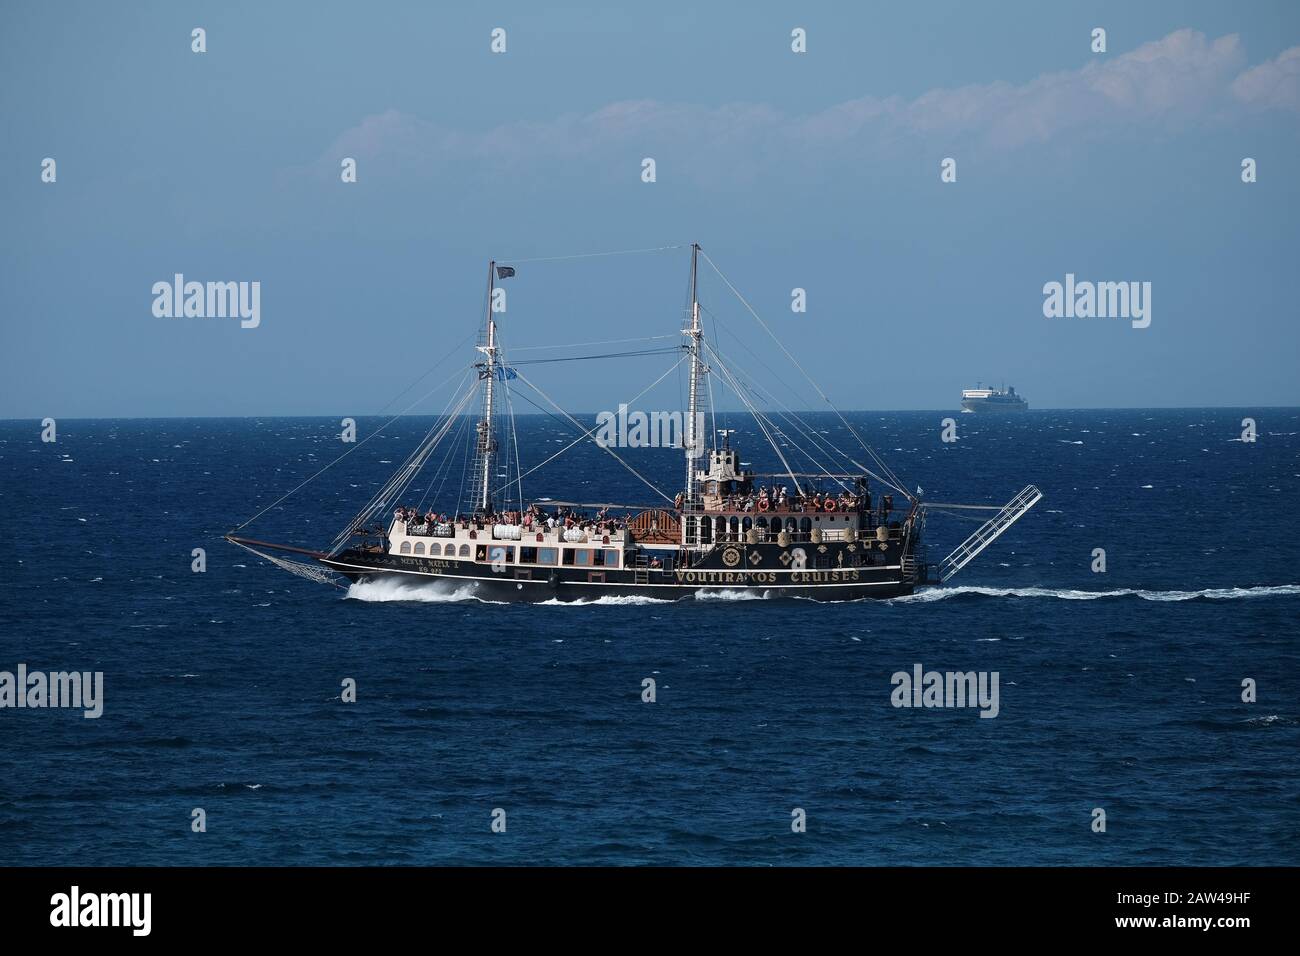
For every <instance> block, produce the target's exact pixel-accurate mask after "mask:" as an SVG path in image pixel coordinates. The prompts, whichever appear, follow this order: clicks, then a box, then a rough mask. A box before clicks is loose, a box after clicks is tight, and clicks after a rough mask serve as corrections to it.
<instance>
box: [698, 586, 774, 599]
mask: <svg viewBox="0 0 1300 956" xmlns="http://www.w3.org/2000/svg"><path fill="white" fill-rule="evenodd" d="M768 593H769V592H767V591H756V590H748V589H747V590H737V589H736V588H716V589H714V588H705V589H703V590H700V591H696V592H695V593H694V594H692V595H691V596H692V597H693V598H695V600H697V601H762V600H764V599H765V598H766V597H768Z"/></svg>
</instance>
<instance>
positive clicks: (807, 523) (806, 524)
mask: <svg viewBox="0 0 1300 956" xmlns="http://www.w3.org/2000/svg"><path fill="white" fill-rule="evenodd" d="M799 530H800V531H802V532H803V533H804V534H807V533H808V532H809V531H811V530H812V518H804V519H803V520H802V521H800V522H799Z"/></svg>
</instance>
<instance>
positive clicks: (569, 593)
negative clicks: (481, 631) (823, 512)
mask: <svg viewBox="0 0 1300 956" xmlns="http://www.w3.org/2000/svg"><path fill="white" fill-rule="evenodd" d="M321 563H322V564H324V565H325V566H326V567H328V568H330V569H331V570H333V571H336V572H337V573H339V574H341V575H343V576H344V577H346V578H347V579H348V580H350V581H353V582H358V581H363V582H364V581H373V582H381V581H393V582H421V583H427V584H428V585H429V586H431V587H438V586H441V587H443V588H445V589H446V590H447V592H448V593H449V594H453V593H454V594H457V595H463V596H465V597H467V598H479V599H481V600H485V601H517V602H522V603H532V604H540V603H543V602H547V601H561V602H573V601H594V600H599V599H601V598H619V597H636V598H652V599H657V600H662V601H676V600H681V599H684V598H693V597H701V596H703V597H708V596H710V595H715V594H719V593H721V592H726V593H727V594H728V596H731V595H738V596H753V597H756V598H799V599H803V600H814V601H857V600H862V599H865V598H894V597H901V596H903V595H907V594H911V593H912V592H913V591H914V590H915V588H916V584H917V581H916V579H915V577H914V576H909V575H905V574H904V573H903V571H902V569H901V568H900V567H887V566H884V567H882V566H876V567H861V568H826V569H808V570H795V571H782V572H763V571H743V570H717V569H711V568H699V569H689V570H681V569H679V570H676V571H658V570H644V569H642V570H634V569H626V570H611V571H607V572H605V573H604V580H596V581H593V580H590V579H589V578H588V575H587V574H585V573H584V572H582V571H575V570H572V569H568V568H554V569H550V570H549V571H547V570H543V569H538V570H539V571H541V572H542V573H532V574H530V575H529V576H528V577H516V576H514V574H513V573H512V572H513V570H514V569H505V570H504V571H501V572H494V571H492V570H491V569H490V568H489V567H486V566H483V565H480V564H475V563H469V562H458V561H447V560H437V559H427V558H426V559H420V558H410V557H404V556H398V555H391V554H378V553H349V552H344V553H343V554H340V555H338V556H336V557H333V558H326V559H323V560H322V561H321Z"/></svg>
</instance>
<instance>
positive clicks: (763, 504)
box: [758, 498, 771, 511]
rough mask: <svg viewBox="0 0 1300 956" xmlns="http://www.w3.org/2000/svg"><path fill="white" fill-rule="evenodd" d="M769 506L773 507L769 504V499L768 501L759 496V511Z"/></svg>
mask: <svg viewBox="0 0 1300 956" xmlns="http://www.w3.org/2000/svg"><path fill="white" fill-rule="evenodd" d="M769 507H771V506H770V505H769V504H768V501H767V499H766V498H759V499H758V510H759V511H766V510H767V509H768V508H769Z"/></svg>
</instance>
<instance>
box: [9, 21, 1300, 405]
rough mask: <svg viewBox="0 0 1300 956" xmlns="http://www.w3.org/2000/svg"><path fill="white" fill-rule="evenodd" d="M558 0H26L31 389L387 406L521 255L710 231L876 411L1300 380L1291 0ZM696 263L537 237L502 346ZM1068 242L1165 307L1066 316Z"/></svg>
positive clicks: (454, 337) (15, 53)
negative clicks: (190, 297) (502, 49)
mask: <svg viewBox="0 0 1300 956" xmlns="http://www.w3.org/2000/svg"><path fill="white" fill-rule="evenodd" d="M542 6H543V5H540V4H536V3H502V4H495V5H492V6H491V7H488V8H482V9H480V8H478V7H476V6H475V7H471V6H470V5H465V8H464V9H450V8H444V7H443V6H442V5H434V4H425V3H419V4H416V3H412V4H393V3H375V4H331V3H316V4H311V5H308V4H297V3H294V4H290V3H276V4H263V3H221V4H216V3H203V4H198V3H129V4H128V3H84V4H74V3H57V2H53V3H34V2H10V3H6V4H4V5H3V8H0V115H2V116H3V120H4V122H3V135H2V136H0V167H2V168H3V170H4V176H3V179H0V209H2V210H3V215H2V216H0V243H2V244H3V256H2V257H0V289H2V290H3V293H4V295H3V300H0V301H2V303H3V308H4V314H3V317H2V318H0V375H2V376H3V378H2V379H0V418H21V417H31V418H40V417H44V416H47V415H49V416H54V417H59V416H64V417H82V416H118V415H121V416H164V415H254V414H256V415H268V414H322V415H331V416H335V415H337V416H344V415H366V414H372V413H375V412H378V411H380V410H381V409H382V408H384V407H385V406H386V405H388V404H389V403H390V400H392V399H393V397H394V396H395V395H396V394H397V393H399V392H401V391H402V390H403V389H404V388H405V387H406V386H407V385H408V384H409V383H410V382H411V381H412V380H413V379H415V378H416V377H417V376H419V375H420V374H421V373H422V372H424V371H425V370H427V369H428V368H429V367H430V366H432V365H434V363H435V362H438V361H439V360H443V359H446V364H444V365H443V366H441V368H445V369H453V368H455V367H456V366H463V365H464V364H465V362H467V361H468V360H469V353H467V352H458V353H456V354H453V355H451V356H448V355H447V353H448V351H449V350H451V349H452V347H453V346H455V345H456V344H458V343H460V342H461V341H462V340H463V339H464V337H465V336H466V335H467V334H469V333H470V332H472V330H473V329H474V327H475V326H476V324H477V323H479V321H480V317H481V311H480V310H481V305H482V296H483V288H482V286H483V278H484V272H485V264H486V260H487V259H488V258H489V257H490V256H496V257H498V258H499V259H502V260H503V261H511V260H512V259H516V258H525V257H545V256H559V255H564V254H568V253H580V252H593V251H603V250H616V249H629V248H641V247H652V246H661V245H665V244H675V243H686V242H689V241H691V240H692V239H695V240H698V241H699V242H701V243H702V244H703V245H704V247H705V248H706V250H707V251H708V252H709V254H710V255H711V256H712V258H713V259H714V260H715V261H716V262H717V263H718V264H719V266H721V267H722V269H723V270H724V271H726V273H727V274H728V276H729V278H730V279H731V280H732V281H733V282H734V283H735V284H736V285H737V286H738V287H739V288H740V289H741V290H742V291H743V292H744V293H745V295H746V297H747V298H748V299H749V301H750V302H751V303H752V304H753V305H754V307H755V308H756V309H757V310H758V311H759V312H760V314H762V315H763V317H764V319H765V320H766V321H767V322H768V324H769V325H770V326H771V327H772V329H773V330H774V331H775V332H776V333H777V334H778V335H779V336H780V337H781V339H782V340H783V341H784V342H785V343H786V344H787V345H788V346H789V348H790V349H791V351H792V352H793V353H794V354H795V356H796V357H797V358H798V360H799V362H800V363H801V364H803V365H804V367H805V368H807V369H808V370H809V372H810V373H812V374H813V376H814V377H815V378H817V379H818V381H819V382H820V383H821V384H822V386H823V387H824V388H825V390H826V391H827V393H828V394H829V395H830V396H831V398H832V399H833V400H834V401H835V402H836V404H837V405H839V406H840V407H842V408H845V409H858V408H863V409H874V408H882V409H887V408H954V407H955V406H956V399H957V395H958V393H959V391H960V389H961V388H962V387H963V386H971V385H974V384H975V381H976V380H977V379H982V380H984V381H986V382H987V381H990V380H992V381H995V382H996V381H1005V382H1008V383H1012V384H1015V385H1016V386H1017V387H1018V388H1019V390H1020V391H1021V392H1022V393H1024V394H1026V395H1027V396H1028V397H1029V398H1030V400H1031V402H1032V403H1033V404H1034V405H1035V406H1040V407H1083V406H1176V405H1242V406H1265V405H1296V404H1300V386H1298V385H1297V381H1298V379H1300V376H1297V374H1296V358H1297V355H1298V354H1300V348H1298V346H1300V332H1298V331H1297V318H1298V317H1300V316H1298V315H1297V308H1296V297H1295V292H1294V289H1293V277H1294V275H1295V273H1296V262H1297V260H1298V259H1300V255H1298V253H1300V244H1298V240H1300V223H1297V216H1296V211H1297V198H1298V193H1300V185H1297V179H1298V177H1297V172H1298V171H1297V168H1296V163H1297V159H1296V157H1297V156H1300V148H1298V147H1300V7H1298V6H1297V5H1296V4H1294V3H1290V2H1278V3H1266V2H1257V3H1251V4H1230V3H1223V2H1220V3H1205V2H1201V3H1197V2H1180V3H1159V2H1153V3H1142V4H1133V3H1087V4H1075V3H1062V4H1043V3H1037V2H1031V3H1012V2H1002V3H997V4H969V3H914V4H912V3H909V4H870V5H867V4H862V5H846V4H811V5H800V8H799V9H798V10H797V11H796V10H795V8H791V7H790V6H789V5H788V4H778V3H743V4H740V3H736V4H729V3H719V4H707V5H704V4H695V3H680V4H676V3H663V4H653V5H648V6H638V7H628V8H627V9H620V8H619V5H612V4H607V3H590V4H577V3H574V4H560V5H546V6H548V9H545V10H543V9H541V7H542ZM841 8H847V9H841ZM194 27H203V28H204V29H205V30H206V31H207V47H208V49H207V52H206V53H203V54H195V53H193V52H191V49H190V42H191V41H190V31H191V30H192V29H193V28H194ZM494 27H502V28H504V29H505V30H506V31H507V52H506V53H505V54H503V55H494V54H492V53H491V52H490V50H489V42H490V32H491V30H492V29H493V28H494ZM794 27H803V28H805V29H806V30H807V34H808V52H807V53H806V54H795V53H792V52H791V50H790V31H791V29H793V28H794ZM1094 27H1103V28H1105V29H1106V31H1107V52H1106V53H1104V54H1096V53H1093V52H1092V51H1091V50H1090V32H1091V30H1092V29H1093V28H1094ZM344 156H352V157H355V158H356V159H357V162H358V182H356V183H354V184H343V183H342V182H341V181H340V177H339V162H340V160H341V159H342V158H343V157H344ZM45 157H53V158H54V159H55V160H56V161H57V164H58V165H57V173H58V178H57V182H55V183H53V184H49V183H43V182H42V181H41V175H40V174H41V161H42V159H44V158H45ZM644 157H653V158H654V159H655V160H656V164H657V181H656V182H655V183H650V184H647V183H643V182H642V181H641V178H640V172H641V161H642V159H643V158H644ZM945 157H953V158H955V159H956V160H957V173H958V175H957V182H955V183H941V182H940V179H939V163H940V161H941V160H942V159H943V158H945ZM1243 157H1252V158H1254V159H1255V160H1256V161H1257V163H1258V181H1257V182H1255V183H1252V184H1244V183H1242V182H1241V177H1240V164H1241V161H1242V159H1243ZM686 267H687V260H686V253H685V252H684V251H677V252H664V253H657V254H653V255H646V256H628V257H614V258H610V259H587V260H570V261H564V262H556V263H532V264H521V265H520V266H519V274H518V275H517V276H516V277H515V278H514V279H511V280H509V281H508V284H507V288H508V291H509V295H510V299H509V309H508V312H507V316H506V317H505V318H504V319H503V322H502V325H503V335H504V336H505V340H506V342H507V345H509V346H515V347H524V346H535V345H541V344H547V343H570V342H572V343H578V342H587V341H604V340H612V339H620V338H632V337H636V336H642V335H654V334H665V333H671V332H673V331H674V330H675V329H677V328H679V327H680V325H679V323H680V310H681V305H682V299H683V293H684V289H685V280H686ZM178 272H179V273H183V274H184V275H185V276H186V278H187V279H194V280H199V281H209V280H211V281H254V280H256V281H258V282H260V283H261V288H262V295H261V324H260V326H259V327H258V328H256V329H241V328H240V327H239V325H238V323H237V322H233V321H230V320H222V319H208V320H204V319H166V318H158V317H155V316H154V315H153V313H152V311H151V305H152V301H153V296H152V293H151V288H152V286H153V284H154V283H155V282H158V281H160V280H170V279H171V277H172V276H173V274H175V273H178ZM1066 273H1074V274H1075V275H1077V276H1078V277H1079V278H1080V279H1091V280H1095V281H1129V280H1133V281H1149V282H1151V283H1152V288H1153V293H1152V298H1153V302H1152V323H1151V326H1150V327H1149V328H1146V329H1134V328H1131V327H1130V325H1129V323H1128V322H1126V321H1122V320H1109V319H1092V320H1081V319H1047V318H1045V317H1044V316H1043V312H1042V303H1043V294H1042V287H1043V285H1044V283H1047V282H1051V281H1062V280H1063V279H1064V277H1065V275H1066ZM795 287H802V288H805V289H807V295H808V311H807V313H805V314H795V313H792V312H791V310H790V294H791V289H792V288H795ZM703 298H704V300H705V302H706V305H707V306H708V307H709V310H710V316H713V317H716V319H717V322H718V323H719V326H718V328H719V341H720V343H721V345H722V348H723V351H724V352H726V351H729V345H728V337H729V336H730V337H733V338H734V340H735V345H736V348H737V349H738V351H737V352H736V353H735V354H736V355H737V356H738V357H740V358H741V359H742V364H749V365H753V363H752V362H750V361H748V360H747V359H746V358H745V353H744V351H743V350H744V349H757V350H758V352H759V353H760V354H763V355H765V356H766V357H767V359H768V361H769V362H770V363H771V364H772V365H773V367H774V368H778V370H779V364H780V363H781V360H782V357H781V356H780V353H779V350H777V348H776V346H775V345H774V344H772V343H771V342H770V341H768V340H766V339H765V336H764V333H762V332H761V330H759V329H757V327H756V326H755V325H754V324H753V323H752V322H750V321H749V320H748V319H747V318H746V315H745V313H744V310H743V308H742V307H740V306H739V305H738V303H736V302H735V301H734V299H729V297H728V296H727V294H726V293H725V289H723V288H722V287H721V286H720V285H719V284H718V283H717V281H716V280H713V279H711V278H710V277H706V280H705V289H704V295H703ZM521 354H522V353H521ZM787 364H788V363H787ZM664 367H666V366H665V365H664V358H663V356H658V357H650V358H644V359H636V360H630V361H621V362H611V363H607V364H604V365H602V364H601V363H594V362H588V363H581V364H579V365H573V366H550V367H547V368H548V370H547V371H546V372H545V373H544V374H543V373H542V372H540V371H539V372H538V373H537V375H536V376H535V380H537V381H538V383H539V384H542V385H544V387H545V388H546V389H547V391H548V393H549V394H550V395H552V396H553V397H554V398H556V400H557V401H559V402H560V403H561V404H564V405H565V406H567V407H571V408H574V409H581V410H588V411H589V410H597V409H602V408H614V407H616V406H617V403H618V402H619V401H620V400H621V399H626V398H628V397H630V394H632V393H635V391H636V390H637V389H639V388H640V387H641V385H644V384H646V383H648V382H649V381H651V380H652V379H653V378H655V377H656V376H657V375H658V374H659V372H660V371H662V369H663V368H664ZM442 374H443V373H442V372H439V373H437V375H442ZM448 374H450V373H448ZM529 374H530V377H533V376H532V373H529ZM796 378H797V376H793V375H792V376H791V377H790V381H791V382H792V383H793V382H794V381H795V380H796ZM677 388H678V384H677V382H676V381H675V380H674V382H673V385H672V390H673V392H674V394H675V393H676V390H677ZM661 397H662V399H663V401H664V402H665V403H668V402H669V401H670V398H671V397H670V396H661ZM807 397H808V403H809V405H810V407H815V406H816V402H815V401H813V399H812V396H811V394H809V395H808V396H807ZM440 407H441V406H440V405H439V406H438V407H437V408H435V407H432V406H429V407H425V408H421V409H418V410H422V411H437V410H438V408H440Z"/></svg>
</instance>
